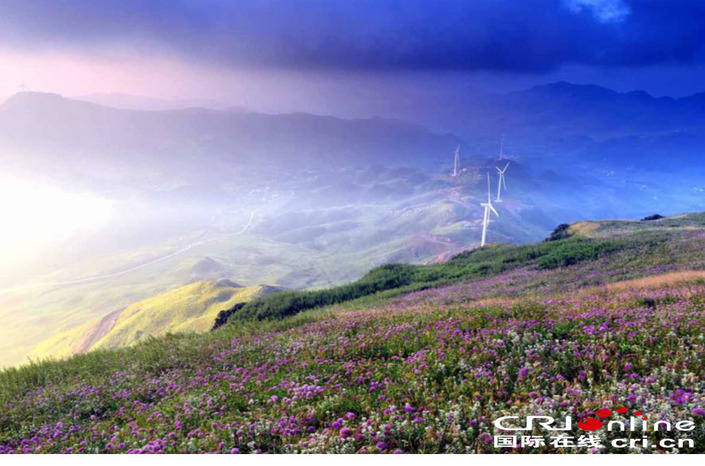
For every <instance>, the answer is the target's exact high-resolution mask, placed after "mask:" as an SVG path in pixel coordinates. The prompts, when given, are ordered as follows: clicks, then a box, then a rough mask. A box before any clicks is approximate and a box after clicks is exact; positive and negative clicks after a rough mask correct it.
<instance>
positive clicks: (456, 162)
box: [453, 146, 460, 176]
mask: <svg viewBox="0 0 705 466" xmlns="http://www.w3.org/2000/svg"><path fill="white" fill-rule="evenodd" d="M459 170H460V146H458V147H456V148H455V159H454V160H453V176H458V173H459Z"/></svg>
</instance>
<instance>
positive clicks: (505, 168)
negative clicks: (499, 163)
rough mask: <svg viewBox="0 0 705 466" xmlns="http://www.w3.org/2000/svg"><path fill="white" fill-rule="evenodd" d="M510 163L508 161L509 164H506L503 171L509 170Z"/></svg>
mask: <svg viewBox="0 0 705 466" xmlns="http://www.w3.org/2000/svg"><path fill="white" fill-rule="evenodd" d="M509 163H510V162H507V164H506V165H505V166H504V170H502V172H504V171H506V170H507V167H508V166H509Z"/></svg>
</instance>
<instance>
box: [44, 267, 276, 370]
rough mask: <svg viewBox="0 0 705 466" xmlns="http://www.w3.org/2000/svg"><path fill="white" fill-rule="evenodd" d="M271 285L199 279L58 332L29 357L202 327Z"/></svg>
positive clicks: (208, 326)
mask: <svg viewBox="0 0 705 466" xmlns="http://www.w3.org/2000/svg"><path fill="white" fill-rule="evenodd" d="M275 290H276V288H274V287H268V286H250V287H243V286H240V285H238V284H236V283H233V282H231V281H230V280H199V281H197V282H194V283H191V284H188V285H185V286H181V287H179V288H176V289H173V290H169V291H167V292H164V293H161V294H158V295H156V296H153V297H151V298H148V299H145V300H142V301H138V302H136V303H134V304H131V305H129V306H127V307H126V308H124V309H121V310H118V311H115V312H112V313H110V314H108V315H107V316H105V317H103V318H102V319H99V320H97V321H94V322H90V323H88V324H86V325H82V326H79V327H77V328H73V329H70V330H68V331H66V332H63V333H61V334H59V335H56V336H54V337H52V338H50V339H48V340H46V341H44V342H42V343H41V344H39V345H38V346H37V347H36V348H35V350H34V352H33V356H34V357H35V358H37V357H38V358H45V357H54V358H56V357H64V356H67V355H70V354H77V353H85V352H86V351H90V350H95V349H105V348H119V347H123V346H129V345H133V344H135V343H137V342H139V341H141V340H143V339H145V338H147V337H155V336H160V335H165V334H167V333H174V332H206V331H208V330H210V329H211V327H212V326H213V322H214V321H215V318H216V316H217V315H218V312H219V311H221V310H223V309H227V308H230V307H232V306H233V305H235V304H237V303H242V302H246V301H249V300H251V299H254V298H256V297H259V296H262V295H264V294H266V293H269V292H272V291H275Z"/></svg>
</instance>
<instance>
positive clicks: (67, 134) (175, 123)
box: [0, 92, 460, 179]
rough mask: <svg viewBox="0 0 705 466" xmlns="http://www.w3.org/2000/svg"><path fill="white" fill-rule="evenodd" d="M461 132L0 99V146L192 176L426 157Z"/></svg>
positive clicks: (428, 160)
mask: <svg viewBox="0 0 705 466" xmlns="http://www.w3.org/2000/svg"><path fill="white" fill-rule="evenodd" d="M459 142H460V141H459V138H457V137H455V136H453V135H450V134H436V133H433V132H431V131H429V130H427V129H425V128H423V127H421V126H418V125H411V124H406V123H402V122H400V121H397V120H387V119H381V118H373V119H358V120H345V119H341V118H336V117H329V116H318V115H311V114H305V113H291V114H263V113H248V112H238V111H231V110H227V111H218V110H210V109H204V108H186V109H179V110H166V111H159V112H152V111H139V110H124V109H116V108H112V107H107V106H104V105H99V104H95V103H89V102H84V101H79V100H72V99H67V98H64V97H62V96H60V95H58V94H43V93H34V92H23V93H19V94H16V95H15V96H13V97H11V98H10V99H8V100H7V101H6V102H5V103H4V104H2V105H0V147H8V148H22V150H23V152H25V153H27V157H28V158H31V159H32V160H34V161H35V162H38V161H42V162H47V163H55V164H56V163H57V159H60V162H61V163H62V164H63V165H66V162H68V161H73V162H76V163H81V164H87V165H88V166H91V165H100V164H102V165H103V166H104V165H105V164H110V165H111V167H112V168H113V169H114V168H115V167H120V168H121V169H125V170H129V169H131V168H133V169H134V168H137V169H142V170H144V169H150V170H157V171H158V172H159V173H161V174H163V175H167V176H178V177H190V178H193V177H194V176H195V177H198V176H201V177H202V178H207V179H213V177H214V176H215V177H223V176H225V175H227V173H228V172H232V170H233V168H234V167H236V166H237V165H242V164H250V165H257V166H262V167H264V166H266V165H276V166H278V167H280V168H296V169H302V168H307V167H308V168H315V167H320V166H321V165H323V164H325V165H327V166H330V165H331V164H337V165H341V166H367V165H370V164H373V163H376V162H379V161H380V160H384V161H385V162H386V163H387V164H389V165H408V164H413V165H418V164H423V165H431V164H438V156H439V155H445V154H446V153H447V152H448V151H450V150H452V148H453V147H455V145H457V144H458V143H459ZM145 155H149V157H145ZM65 168H70V165H69V167H65Z"/></svg>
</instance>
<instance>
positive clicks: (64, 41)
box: [0, 0, 705, 73]
mask: <svg viewBox="0 0 705 466" xmlns="http://www.w3.org/2000/svg"><path fill="white" fill-rule="evenodd" d="M704 15H705V2H703V1H701V0H639V1H637V0H631V1H630V0H515V1H507V0H504V1H500V0H463V1H452V0H424V1H421V0H356V1H345V0H327V1H326V0H240V1H235V0H233V1H218V0H180V1H179V0H149V1H147V0H119V1H118V0H62V1H57V0H4V1H2V2H0V41H2V43H3V44H5V45H6V46H7V45H10V46H12V47H15V48H18V49H19V50H23V51H24V50H38V49H58V50H60V51H65V50H67V49H68V50H74V49H75V50H80V51H82V52H89V53H90V52H92V53H107V52H106V51H110V50H114V49H115V48H123V49H124V48H127V49H128V50H131V51H134V53H136V54H139V55H149V54H166V55H170V56H178V57H179V58H182V59H185V60H189V61H195V62H199V63H219V64H222V65H224V66H231V67H237V66H264V67H279V68H302V69H304V68H306V69H308V68H328V69H335V70H366V71H375V70H490V71H499V70H501V71H509V72H518V73H526V72H532V73H536V72H539V73H540V72H548V71H551V70H554V69H556V68H558V67H560V66H561V65H563V64H585V65H597V66H605V67H631V66H643V65H656V64H665V63H691V62H696V61H700V60H702V59H703V43H704V42H705V28H701V27H700V22H701V20H702V18H703V17H705V16H704Z"/></svg>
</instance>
